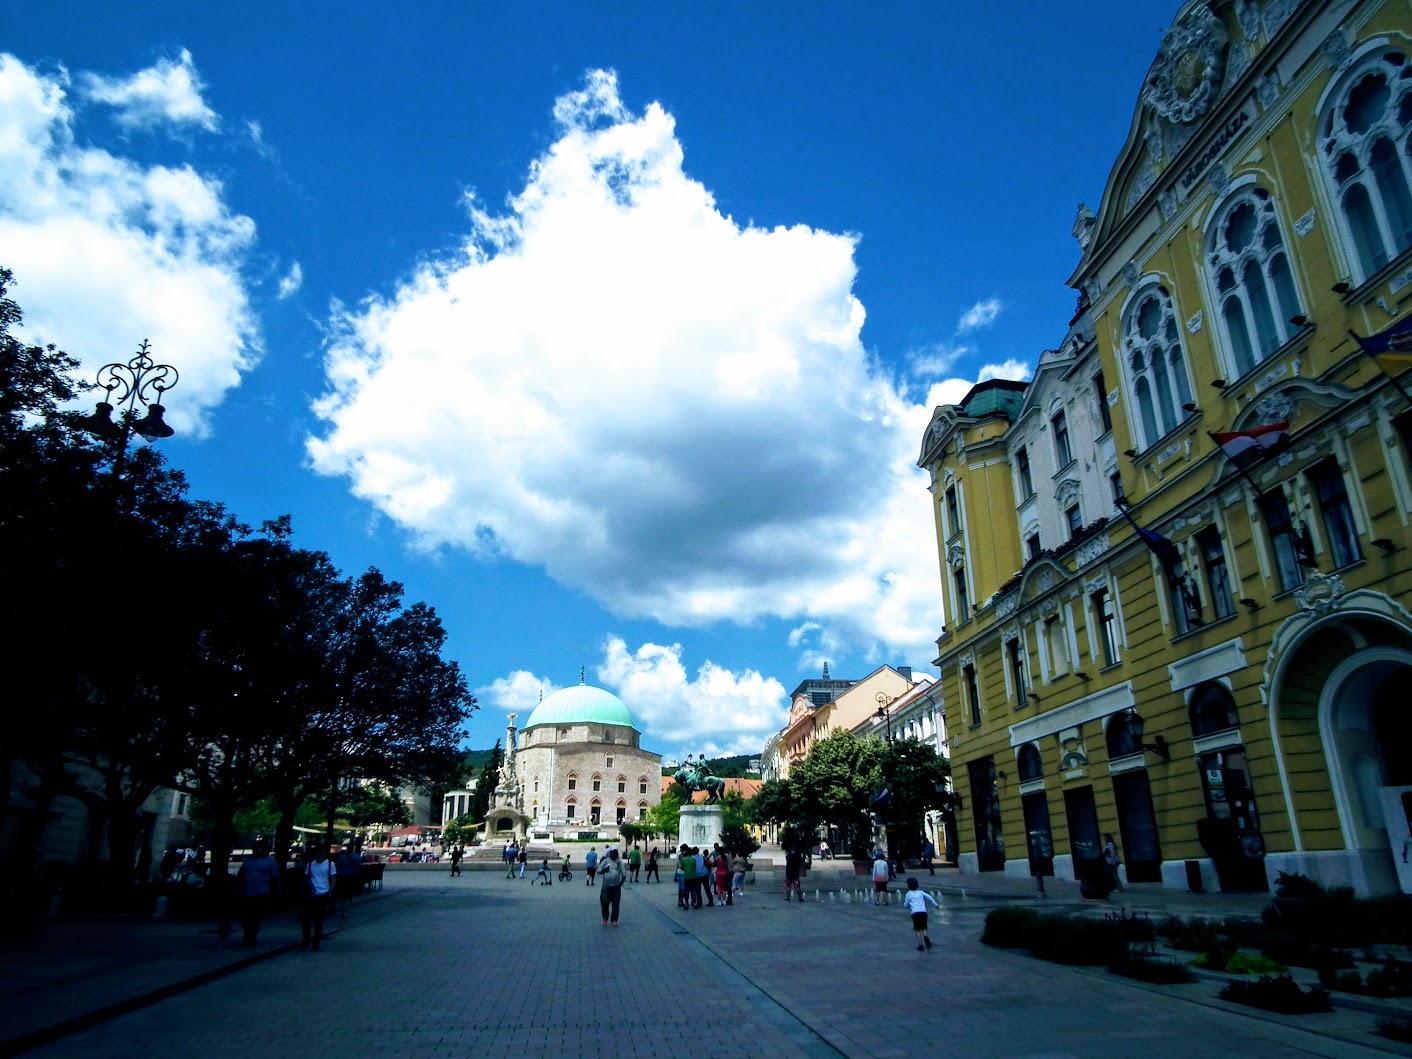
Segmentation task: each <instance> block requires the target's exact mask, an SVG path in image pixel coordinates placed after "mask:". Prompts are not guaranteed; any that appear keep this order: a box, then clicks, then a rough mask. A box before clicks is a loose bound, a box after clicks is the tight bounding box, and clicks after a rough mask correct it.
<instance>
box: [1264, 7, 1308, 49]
mask: <svg viewBox="0 0 1412 1059" xmlns="http://www.w3.org/2000/svg"><path fill="white" fill-rule="evenodd" d="M1300 2H1301V0H1270V2H1269V3H1268V4H1266V5H1265V10H1264V11H1262V12H1260V21H1261V22H1262V23H1263V24H1264V26H1265V39H1266V40H1273V39H1274V37H1275V34H1276V33H1278V32H1279V29H1280V27H1281V26H1283V25H1284V24H1285V23H1286V22H1288V21H1289V16H1290V15H1292V14H1294V9H1295V8H1297V7H1298V6H1299V5H1300Z"/></svg>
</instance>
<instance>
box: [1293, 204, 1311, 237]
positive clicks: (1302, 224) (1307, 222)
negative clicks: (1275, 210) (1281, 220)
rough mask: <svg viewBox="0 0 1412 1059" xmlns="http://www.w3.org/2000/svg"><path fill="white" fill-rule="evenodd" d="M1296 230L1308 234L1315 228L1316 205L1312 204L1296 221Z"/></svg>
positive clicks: (1301, 233)
mask: <svg viewBox="0 0 1412 1059" xmlns="http://www.w3.org/2000/svg"><path fill="white" fill-rule="evenodd" d="M1294 230H1295V231H1296V232H1298V233H1299V234H1300V235H1308V234H1309V233H1310V232H1312V231H1313V230H1314V207H1313V206H1310V207H1309V209H1308V211H1307V212H1306V213H1305V214H1304V215H1303V216H1302V217H1300V218H1299V220H1297V221H1295V222H1294Z"/></svg>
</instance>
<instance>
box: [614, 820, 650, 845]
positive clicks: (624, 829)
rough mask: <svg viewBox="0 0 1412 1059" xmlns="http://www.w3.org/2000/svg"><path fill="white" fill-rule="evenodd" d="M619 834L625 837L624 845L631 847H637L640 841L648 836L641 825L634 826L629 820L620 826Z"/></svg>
mask: <svg viewBox="0 0 1412 1059" xmlns="http://www.w3.org/2000/svg"><path fill="white" fill-rule="evenodd" d="M618 834H620V835H622V836H623V842H624V844H626V845H629V846H635V845H637V843H638V840H639V839H641V838H642V837H643V836H644V835H645V834H646V832H645V831H644V830H643V828H642V826H641V825H640V824H634V823H631V822H629V821H627V820H624V821H623V822H622V823H621V824H619V825H618Z"/></svg>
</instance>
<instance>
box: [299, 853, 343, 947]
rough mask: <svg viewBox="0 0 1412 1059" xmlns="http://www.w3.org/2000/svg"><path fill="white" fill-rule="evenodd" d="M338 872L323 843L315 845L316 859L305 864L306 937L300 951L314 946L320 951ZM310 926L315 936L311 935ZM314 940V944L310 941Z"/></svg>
mask: <svg viewBox="0 0 1412 1059" xmlns="http://www.w3.org/2000/svg"><path fill="white" fill-rule="evenodd" d="M337 874H338V872H337V869H335V868H334V866H333V861H331V860H329V859H328V853H327V852H326V851H325V850H324V847H323V846H322V845H319V846H315V847H314V859H313V860H311V861H309V863H308V864H306V865H305V866H304V915H303V917H302V921H303V927H304V938H303V940H302V941H301V942H300V943H299V951H300V952H306V951H308V950H309V949H310V948H312V949H313V950H314V951H315V952H318V951H319V942H321V941H323V940H324V917H325V916H326V915H328V911H329V905H330V904H332V903H333V886H334V879H335V878H336V876H337ZM310 928H312V929H313V936H312V938H311V937H310ZM311 941H312V945H311V944H310V942H311Z"/></svg>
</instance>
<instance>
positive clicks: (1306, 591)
mask: <svg viewBox="0 0 1412 1059" xmlns="http://www.w3.org/2000/svg"><path fill="white" fill-rule="evenodd" d="M1343 595H1344V587H1343V579H1342V578H1341V577H1339V576H1338V574H1310V575H1309V576H1308V577H1306V578H1305V579H1304V584H1302V585H1301V586H1300V587H1299V588H1296V589H1295V590H1294V601H1295V602H1296V603H1298V604H1299V607H1300V609H1301V610H1309V611H1313V612H1314V613H1315V614H1316V615H1318V616H1319V617H1323V616H1324V615H1325V614H1328V613H1329V612H1330V611H1334V610H1337V609H1338V606H1339V601H1340V600H1342V599H1343Z"/></svg>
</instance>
